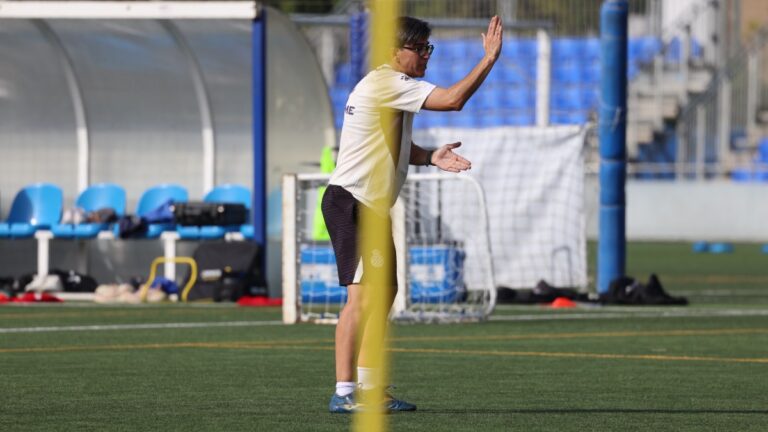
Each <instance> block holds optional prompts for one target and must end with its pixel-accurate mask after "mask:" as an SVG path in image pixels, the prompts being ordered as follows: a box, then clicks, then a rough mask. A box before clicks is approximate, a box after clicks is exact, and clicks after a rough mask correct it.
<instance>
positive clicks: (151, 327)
mask: <svg viewBox="0 0 768 432" xmlns="http://www.w3.org/2000/svg"><path fill="white" fill-rule="evenodd" d="M272 325H284V324H283V322H282V321H225V322H196V323H157V324H113V325H81V326H60V327H11V328H0V334H2V333H45V332H61V331H74V332H77V331H105V330H156V329H180V328H182V329H183V328H208V327H252V326H254V327H255V326H272Z"/></svg>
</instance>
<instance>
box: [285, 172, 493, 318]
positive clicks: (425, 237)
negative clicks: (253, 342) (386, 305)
mask: <svg viewBox="0 0 768 432" xmlns="http://www.w3.org/2000/svg"><path fill="white" fill-rule="evenodd" d="M327 180H328V177H327V176H325V175H315V174H300V175H288V176H285V177H284V181H283V297H284V302H283V304H284V320H285V321H286V322H297V321H314V322H335V321H336V319H337V318H338V314H339V312H340V310H341V308H342V307H343V305H344V303H345V302H346V296H347V293H346V290H345V288H344V287H341V286H339V282H338V274H337V270H336V261H335V257H334V253H333V247H332V246H331V244H330V242H329V241H328V240H327V237H325V236H324V235H322V233H321V232H320V233H319V232H318V231H319V230H318V228H317V224H316V217H317V213H318V212H319V211H320V210H319V206H318V202H319V199H320V198H321V196H322V195H321V189H322V188H323V187H324V186H325V185H326V183H327ZM391 216H392V224H393V237H394V240H395V249H396V252H397V260H398V261H397V283H398V295H397V297H396V299H395V304H394V307H393V310H392V313H391V317H392V319H394V320H398V321H410V322H460V321H478V320H482V319H485V318H487V317H488V315H489V314H490V313H491V311H492V310H493V307H494V304H495V298H496V296H495V294H496V285H495V282H494V273H493V262H492V254H491V243H490V235H489V225H488V213H487V206H486V203H485V198H484V195H483V189H482V187H481V185H480V184H479V183H478V182H477V180H475V179H474V178H472V177H470V176H466V175H449V174H432V173H428V174H411V175H410V176H409V177H408V180H407V182H406V184H405V186H404V188H403V191H402V192H401V194H400V197H399V199H398V201H397V203H396V204H395V206H394V207H393V208H392V211H391Z"/></svg>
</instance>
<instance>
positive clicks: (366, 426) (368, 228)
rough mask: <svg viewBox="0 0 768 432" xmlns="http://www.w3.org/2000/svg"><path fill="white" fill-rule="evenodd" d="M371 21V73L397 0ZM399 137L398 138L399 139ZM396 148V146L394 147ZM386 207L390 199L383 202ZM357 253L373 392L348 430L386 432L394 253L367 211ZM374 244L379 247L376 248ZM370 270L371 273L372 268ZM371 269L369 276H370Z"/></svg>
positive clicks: (377, 7) (373, 8)
mask: <svg viewBox="0 0 768 432" xmlns="http://www.w3.org/2000/svg"><path fill="white" fill-rule="evenodd" d="M369 5H370V19H369V30H368V34H369V37H370V48H371V52H370V53H369V57H370V62H371V63H370V69H374V68H376V67H378V66H380V65H382V64H384V63H389V62H390V60H391V58H392V53H393V51H392V50H393V48H394V47H395V45H396V44H395V37H396V34H395V32H396V29H395V20H396V19H397V17H398V15H399V6H400V2H399V0H369ZM381 117H382V119H381V124H382V125H388V124H390V123H391V122H392V119H393V113H392V112H391V111H390V110H384V109H382V110H381ZM398 138H399V137H398ZM397 144H399V143H397ZM387 201H388V202H391V201H390V200H387ZM360 216H361V224H360V229H361V231H362V232H361V235H360V237H359V238H361V239H362V245H361V246H362V252H363V259H364V260H367V262H365V264H364V265H365V266H366V267H364V268H366V269H367V270H366V272H365V273H366V276H365V277H366V286H364V287H363V290H362V294H363V295H364V296H366V297H367V298H364V299H363V300H364V301H363V304H364V305H365V304H367V305H369V307H368V308H366V309H367V310H366V313H365V318H364V319H363V320H361V324H360V328H359V329H358V332H357V334H358V337H359V335H362V334H363V331H366V332H368V334H366V336H365V338H364V339H363V344H364V345H363V346H361V347H360V349H361V351H364V352H365V353H366V355H365V357H366V359H367V361H368V364H366V367H369V368H370V369H371V370H372V371H374V372H375V373H376V374H377V376H376V377H374V384H375V386H374V390H373V391H368V392H363V393H362V395H361V398H362V400H361V402H362V403H363V406H364V407H369V409H364V410H363V411H361V412H360V413H358V414H355V416H354V419H353V422H352V426H353V429H354V430H355V431H358V432H383V431H386V430H387V429H388V422H387V418H386V416H385V413H384V411H383V410H382V409H378V407H381V408H383V407H384V387H385V384H386V383H388V382H389V379H388V376H389V358H388V354H389V350H388V347H387V343H388V334H387V316H388V314H389V308H387V307H386V305H388V304H389V301H388V296H389V295H390V288H389V287H391V286H393V284H394V283H395V281H394V280H393V278H392V275H393V274H394V269H392V268H391V266H392V264H393V263H394V259H393V257H394V250H390V249H391V248H389V247H381V246H380V245H390V244H391V243H392V240H391V238H392V229H391V227H382V225H381V222H380V221H379V222H378V223H377V221H376V216H375V215H373V214H371V213H370V212H365V211H363V212H361V214H360ZM377 245H378V246H377ZM374 267H375V269H374ZM370 270H373V271H370ZM373 407H376V408H373Z"/></svg>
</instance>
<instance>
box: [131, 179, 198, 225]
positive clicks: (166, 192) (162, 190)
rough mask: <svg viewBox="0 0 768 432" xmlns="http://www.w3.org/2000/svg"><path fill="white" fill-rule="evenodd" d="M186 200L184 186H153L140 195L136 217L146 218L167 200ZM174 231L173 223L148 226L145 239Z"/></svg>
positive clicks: (186, 194) (187, 197) (187, 195)
mask: <svg viewBox="0 0 768 432" xmlns="http://www.w3.org/2000/svg"><path fill="white" fill-rule="evenodd" d="M188 199H189V194H188V193H187V189H186V188H185V187H184V186H180V185H177V184H161V185H157V186H153V187H151V188H149V189H147V190H146V191H144V193H143V194H141V197H140V198H139V203H138V204H137V205H136V215H137V216H146V215H147V214H148V213H150V212H152V211H154V210H155V209H157V208H158V207H160V206H161V205H162V204H164V203H166V202H167V201H168V200H171V201H173V202H186V201H188ZM175 230H176V226H175V225H174V224H173V223H159V224H149V226H148V227H147V233H146V235H145V237H146V238H157V237H159V236H160V234H162V233H163V231H175Z"/></svg>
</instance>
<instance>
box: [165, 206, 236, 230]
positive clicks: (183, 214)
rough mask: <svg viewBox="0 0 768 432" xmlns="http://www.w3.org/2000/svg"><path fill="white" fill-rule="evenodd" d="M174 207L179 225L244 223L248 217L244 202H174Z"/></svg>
mask: <svg viewBox="0 0 768 432" xmlns="http://www.w3.org/2000/svg"><path fill="white" fill-rule="evenodd" d="M172 209H173V218H174V220H175V221H176V223H177V224H179V225H197V226H201V225H217V226H229V225H243V224H244V223H246V221H247V219H248V209H246V208H245V206H244V205H243V204H234V203H216V202H202V201H191V202H185V203H174V204H173V206H172Z"/></svg>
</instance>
